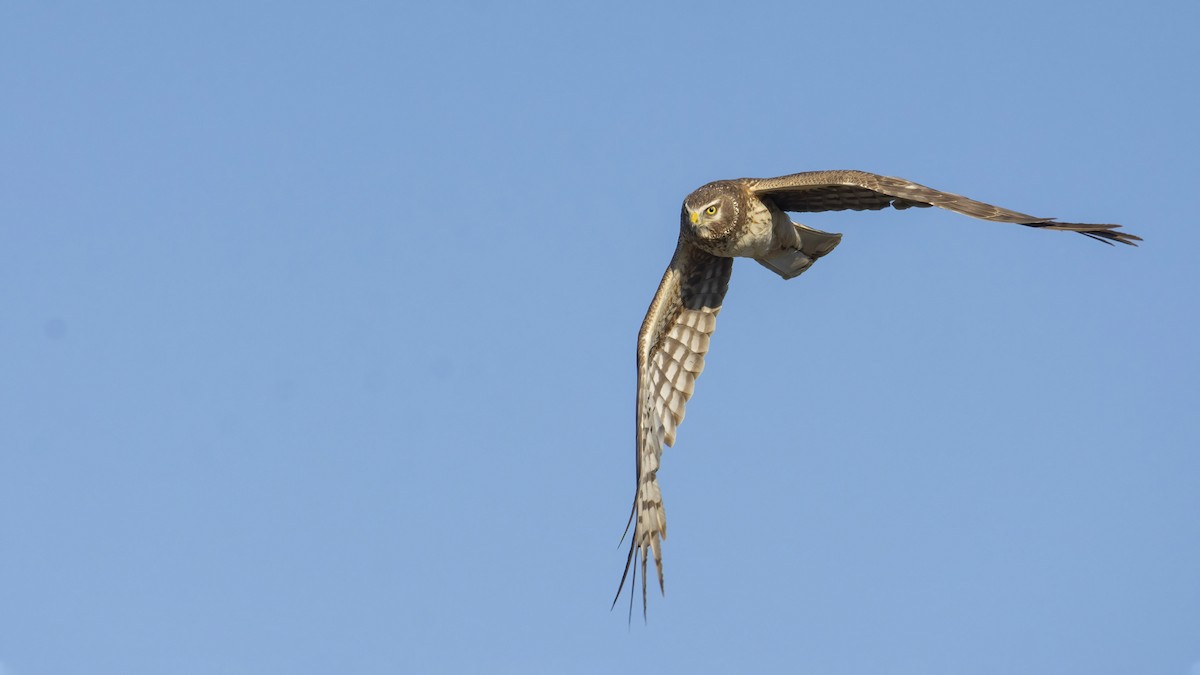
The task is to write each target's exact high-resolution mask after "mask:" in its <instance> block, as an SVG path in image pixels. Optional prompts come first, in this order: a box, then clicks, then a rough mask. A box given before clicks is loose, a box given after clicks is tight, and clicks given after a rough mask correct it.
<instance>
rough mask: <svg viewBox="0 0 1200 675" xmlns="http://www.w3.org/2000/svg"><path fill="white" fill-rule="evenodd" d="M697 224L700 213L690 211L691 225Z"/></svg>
mask: <svg viewBox="0 0 1200 675" xmlns="http://www.w3.org/2000/svg"><path fill="white" fill-rule="evenodd" d="M699 222H700V213H699V212H698V211H692V224H693V225H695V224H696V223H699Z"/></svg>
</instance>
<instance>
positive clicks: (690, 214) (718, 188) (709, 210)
mask: <svg viewBox="0 0 1200 675" xmlns="http://www.w3.org/2000/svg"><path fill="white" fill-rule="evenodd" d="M738 197H739V191H738V187H737V186H736V185H734V184H733V182H732V181H717V182H715V183H709V184H708V185H704V186H701V187H700V188H698V189H697V190H696V191H695V192H693V193H692V194H690V195H688V196H687V199H684V200H683V211H682V212H681V213H680V220H679V226H680V228H681V229H682V231H683V232H684V233H686V234H690V235H691V236H692V237H695V239H696V240H698V241H701V242H704V241H716V240H721V239H725V238H727V237H728V236H729V235H730V234H732V233H733V231H734V229H735V228H736V227H737V225H738V218H739V216H740V215H741V214H740V213H739V211H740V204H741V200H739V199H738Z"/></svg>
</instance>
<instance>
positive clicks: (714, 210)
mask: <svg viewBox="0 0 1200 675" xmlns="http://www.w3.org/2000/svg"><path fill="white" fill-rule="evenodd" d="M704 212H705V213H707V214H708V215H710V216H712V215H716V213H717V207H716V206H710V207H708V208H707V209H704Z"/></svg>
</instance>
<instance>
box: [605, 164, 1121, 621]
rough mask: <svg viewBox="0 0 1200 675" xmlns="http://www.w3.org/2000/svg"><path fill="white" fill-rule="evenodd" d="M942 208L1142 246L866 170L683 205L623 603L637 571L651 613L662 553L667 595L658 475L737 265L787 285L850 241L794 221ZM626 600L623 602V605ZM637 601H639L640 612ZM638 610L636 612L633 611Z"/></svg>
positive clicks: (650, 320)
mask: <svg viewBox="0 0 1200 675" xmlns="http://www.w3.org/2000/svg"><path fill="white" fill-rule="evenodd" d="M889 206H890V207H892V208H896V209H907V208H911V207H928V206H937V207H940V208H943V209H948V210H950V211H954V212H956V213H961V214H963V215H966V216H971V217H974V218H981V219H983V220H991V221H995V222H1000V223H1016V224H1018V225H1025V226H1027V227H1037V228H1042V229H1046V230H1066V231H1068V232H1078V233H1080V234H1082V235H1084V236H1087V237H1091V238H1092V239H1096V240H1098V241H1102V242H1104V243H1107V244H1110V245H1111V244H1112V242H1120V243H1122V244H1129V245H1131V246H1136V245H1137V244H1135V243H1134V242H1136V241H1141V238H1140V237H1137V236H1134V235H1132V234H1126V233H1123V232H1119V231H1117V228H1118V227H1119V226H1118V225H1088V224H1084V223H1059V222H1056V221H1054V219H1052V218H1035V217H1034V216H1028V215H1025V214H1023V213H1017V212H1016V211H1009V210H1008V209H1002V208H1000V207H998V206H992V205H991V204H984V203H983V202H977V201H974V200H972V199H967V198H966V197H962V196H960V195H956V194H950V193H948V192H940V191H938V190H934V189H931V188H927V187H925V186H924V185H918V184H916V183H913V182H911V181H907V180H904V179H903V178H892V177H889V176H879V175H876V174H873V173H866V172H863V171H810V172H806V173H795V174H791V175H790V176H780V177H778V178H739V179H737V180H721V181H716V182H713V183H709V184H707V185H704V186H702V187H701V188H699V189H698V190H696V191H695V192H693V193H692V194H690V195H688V197H687V199H685V200H683V212H682V213H681V214H680V222H679V243H678V245H677V246H676V247H675V255H674V256H673V257H672V258H671V264H670V265H669V266H668V267H667V271H666V273H665V274H663V278H662V283H660V284H659V285H658V292H656V293H655V294H654V300H653V301H651V303H650V309H649V310H648V311H647V312H646V319H645V320H644V321H643V322H642V328H641V331H639V332H638V344H637V367H638V384H637V448H636V455H637V492H636V494H635V496H634V500H633V511H632V513H631V514H630V516H629V524H627V525H626V526H625V533H626V534H628V533H629V527H630V525H632V526H633V540H632V541H631V542H630V546H629V556H628V557H627V558H626V560H625V573H624V574H622V575H621V585H620V586H619V587H618V588H617V598H620V597H621V591H622V589H624V587H625V581H626V577H628V576H629V570H630V569H633V581H632V586H631V593H632V592H633V591H632V588H633V587H636V585H637V567H638V566H637V565H636V564H635V560H636V559H637V558H638V557H639V556H640V563H641V569H642V612H643V614H644V613H645V611H646V561H647V553H648V551H653V553H654V565H655V567H656V568H657V570H658V585H659V588H660V589H663V570H662V548H661V547H662V539H663V538H665V537H666V535H667V521H666V516H665V515H664V512H663V502H662V493H661V492H660V491H659V487H658V478H657V474H658V466H659V460H660V459H661V458H662V450H663V444H664V443H665V444H667V445H673V444H674V442H675V429H676V427H678V426H679V423H680V422H682V421H683V412H684V404H685V403H687V400H688V398H689V397H690V396H691V395H692V388H693V386H694V385H695V382H696V378H697V377H698V376H699V375H700V371H701V370H703V369H704V355H705V353H707V352H708V339H709V336H710V335H712V332H713V328H714V327H715V326H716V322H717V313H718V312H719V311H721V300H722V298H724V297H725V291H726V289H728V288H729V272H730V269H731V268H732V267H733V258H734V257H743V258H753V259H754V260H756V261H757V262H758V263H760V264H761V265H763V266H764V267H766V268H767V269H769V270H771V271H772V272H775V273H776V274H778V275H779V276H781V277H783V278H784V279H791V278H793V277H795V276H798V275H800V274H801V273H802V272H804V271H805V270H807V269H808V268H809V267H810V266H811V265H812V264H813V262H814V261H815V260H816V259H817V258H820V257H821V256H824V255H826V254H828V253H829V252H830V251H832V250H833V249H834V247H836V246H837V245H838V242H840V241H841V239H842V235H840V234H832V233H829V232H822V231H820V230H814V229H812V228H810V227H805V226H804V225H801V224H799V223H793V222H792V221H791V219H790V218H788V216H787V214H786V213H785V212H788V211H790V212H818V211H843V210H846V209H852V210H855V211H877V210H880V209H885V208H887V207H889ZM617 598H614V599H613V605H614V606H615V605H616V601H617ZM632 601H633V598H632V597H630V602H631V603H632ZM631 609H632V607H631Z"/></svg>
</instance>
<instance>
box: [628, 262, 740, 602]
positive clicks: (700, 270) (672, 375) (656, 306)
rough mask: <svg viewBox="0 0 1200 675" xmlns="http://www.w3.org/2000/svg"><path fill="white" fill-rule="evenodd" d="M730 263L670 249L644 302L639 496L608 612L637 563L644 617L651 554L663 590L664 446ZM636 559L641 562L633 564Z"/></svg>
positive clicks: (670, 439) (679, 417)
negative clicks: (650, 298)
mask: <svg viewBox="0 0 1200 675" xmlns="http://www.w3.org/2000/svg"><path fill="white" fill-rule="evenodd" d="M732 268H733V259H732V258H720V257H717V256H714V255H710V254H708V253H705V252H704V251H701V250H700V249H698V248H696V247H695V246H693V245H691V244H689V243H687V242H685V241H683V239H682V238H681V239H680V241H679V245H678V246H676V248H675V255H674V257H672V258H671V264H670V265H669V266H668V267H667V271H666V273H665V274H663V278H662V283H660V284H659V285H658V292H657V293H655V294H654V300H653V301H652V302H651V303H650V309H649V310H648V311H647V312H646V318H645V320H644V321H642V329H641V331H639V332H638V349H637V370H638V383H637V449H636V452H637V492H636V493H635V496H634V500H633V510H632V512H631V513H630V515H629V523H628V524H627V525H626V526H625V533H626V534H628V533H629V527H630V526H631V525H632V526H633V540H632V541H631V542H630V543H629V556H628V557H627V558H626V559H625V572H624V574H622V575H621V585H620V586H619V587H618V588H617V595H616V597H615V598H613V606H616V604H617V600H618V599H619V598H620V597H621V591H622V590H623V589H624V588H625V579H626V577H628V576H629V571H630V569H632V570H633V579H632V581H631V586H630V598H629V601H630V611H632V609H633V607H632V603H633V595H632V594H633V592H634V590H633V589H634V588H635V587H636V585H637V564H635V560H637V562H640V563H641V568H642V614H643V615H645V612H646V562H647V556H648V553H649V552H650V551H653V553H654V566H655V567H656V568H657V570H658V586H659V588H660V589H663V590H664V592H665V589H664V586H663V569H662V539H664V538H666V536H667V519H666V515H665V513H664V512H663V502H662V492H660V491H659V487H658V465H659V460H660V459H661V458H662V451H663V444H664V443H665V444H666V445H674V443H675V429H676V427H678V426H679V423H680V422H682V421H683V411H684V405H685V404H686V403H687V400H688V398H690V397H691V395H692V388H693V387H694V385H695V382H696V377H698V376H699V375H700V371H701V370H703V369H704V355H705V354H706V353H707V352H708V339H709V336H710V335H712V332H713V328H715V327H716V325H717V313H718V312H720V311H721V301H722V299H723V298H724V297H725V291H726V290H728V288H729V272H730V270H731V269H732ZM639 558H640V560H639Z"/></svg>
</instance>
